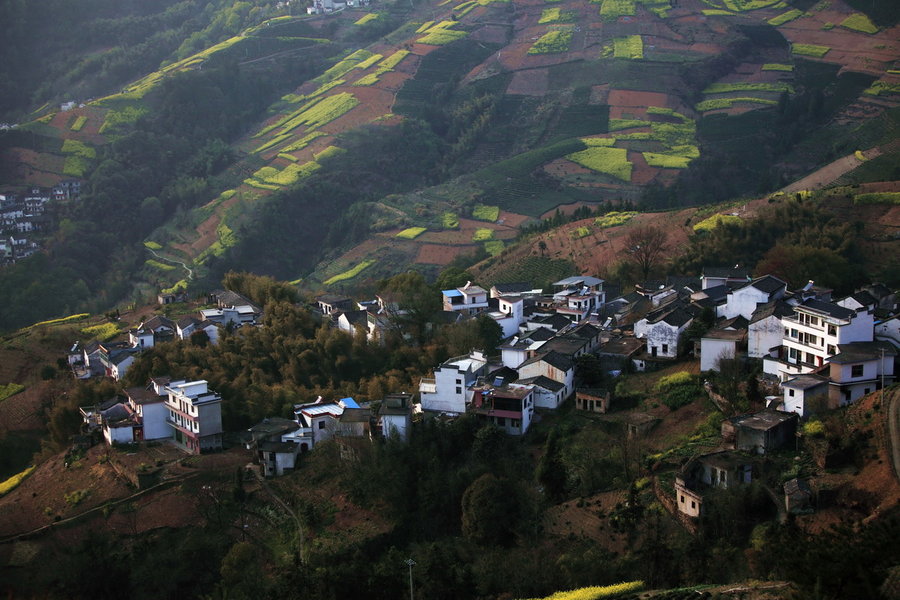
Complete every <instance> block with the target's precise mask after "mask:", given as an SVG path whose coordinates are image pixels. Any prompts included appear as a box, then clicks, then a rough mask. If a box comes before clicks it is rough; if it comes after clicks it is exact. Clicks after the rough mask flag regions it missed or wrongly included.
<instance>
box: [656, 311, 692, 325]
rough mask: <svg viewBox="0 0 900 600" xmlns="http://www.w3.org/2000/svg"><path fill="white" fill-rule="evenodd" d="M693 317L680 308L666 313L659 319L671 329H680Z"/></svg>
mask: <svg viewBox="0 0 900 600" xmlns="http://www.w3.org/2000/svg"><path fill="white" fill-rule="evenodd" d="M693 318H694V317H693V316H692V315H691V314H690V313H689V312H688V311H686V310H685V309H683V308H681V307H680V306H679V307H677V308H675V309H674V310H672V311H671V312H669V313H667V314H666V316H664V317H663V318H661V319H660V321H662V322H663V323H667V324H669V325H671V326H672V327H681V326H682V325H684V324H685V323H687V322H688V321H690V320H691V319H693Z"/></svg>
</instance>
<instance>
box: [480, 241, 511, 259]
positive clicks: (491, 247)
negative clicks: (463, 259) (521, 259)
mask: <svg viewBox="0 0 900 600" xmlns="http://www.w3.org/2000/svg"><path fill="white" fill-rule="evenodd" d="M504 248H506V244H504V243H503V240H491V241H489V242H485V243H484V250H485V252H487V253H488V254H489V255H491V256H497V255H498V254H500V253H501V252H503V249H504Z"/></svg>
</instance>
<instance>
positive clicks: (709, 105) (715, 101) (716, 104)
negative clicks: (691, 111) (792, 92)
mask: <svg viewBox="0 0 900 600" xmlns="http://www.w3.org/2000/svg"><path fill="white" fill-rule="evenodd" d="M737 102H750V103H755V104H768V105H770V106H774V105H776V104H778V102H777V101H775V100H769V99H767V98H749V97H746V98H712V99H710V100H704V101H703V102H698V103H697V105H696V106H694V108H695V109H697V110H698V111H699V112H706V111H708V110H716V109H720V108H731V107H732V106H733V105H734V104H735V103H737Z"/></svg>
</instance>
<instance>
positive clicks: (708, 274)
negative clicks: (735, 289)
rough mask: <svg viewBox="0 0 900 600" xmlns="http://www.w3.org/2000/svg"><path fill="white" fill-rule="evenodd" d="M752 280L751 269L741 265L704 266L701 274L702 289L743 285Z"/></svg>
mask: <svg viewBox="0 0 900 600" xmlns="http://www.w3.org/2000/svg"><path fill="white" fill-rule="evenodd" d="M748 281H750V270H749V269H745V268H742V267H741V266H739V265H735V266H734V267H730V268H729V267H703V272H702V273H701V274H700V285H701V288H702V289H704V290H705V289H707V288H712V287H717V286H720V285H732V286H735V285H743V284H745V283H747V282H748Z"/></svg>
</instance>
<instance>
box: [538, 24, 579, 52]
mask: <svg viewBox="0 0 900 600" xmlns="http://www.w3.org/2000/svg"><path fill="white" fill-rule="evenodd" d="M571 41H572V30H571V29H553V30H552V31H548V32H547V33H545V34H544V35H542V36H541V37H540V38H538V40H537V41H536V42H535V43H534V44H533V45H532V46H531V48H529V49H528V54H556V53H558V52H568V51H569V43H570V42H571Z"/></svg>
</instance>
